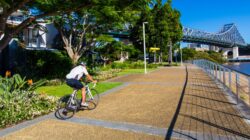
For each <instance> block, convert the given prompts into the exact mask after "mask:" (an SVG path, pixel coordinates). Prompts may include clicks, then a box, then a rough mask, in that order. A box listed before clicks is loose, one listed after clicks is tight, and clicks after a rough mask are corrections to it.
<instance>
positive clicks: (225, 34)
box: [108, 23, 247, 59]
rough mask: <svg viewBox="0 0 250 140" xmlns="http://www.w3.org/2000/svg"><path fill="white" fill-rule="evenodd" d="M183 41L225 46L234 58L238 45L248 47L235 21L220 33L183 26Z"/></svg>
mask: <svg viewBox="0 0 250 140" xmlns="http://www.w3.org/2000/svg"><path fill="white" fill-rule="evenodd" d="M182 31H183V37H182V41H183V42H189V43H200V44H207V45H213V46H218V47H221V48H223V49H222V51H223V55H224V56H228V54H232V55H233V58H234V59H236V58H238V57H239V50H238V47H246V46H247V44H246V42H245V40H244V39H243V37H242V36H241V34H240V32H239V31H238V29H237V26H236V25H235V24H234V23H230V24H225V25H224V26H223V28H222V29H221V30H220V31H219V32H218V33H209V32H204V31H201V30H196V29H192V28H187V27H183V29H182ZM108 34H109V35H112V36H114V37H119V38H129V36H130V33H129V32H113V31H110V32H108Z"/></svg>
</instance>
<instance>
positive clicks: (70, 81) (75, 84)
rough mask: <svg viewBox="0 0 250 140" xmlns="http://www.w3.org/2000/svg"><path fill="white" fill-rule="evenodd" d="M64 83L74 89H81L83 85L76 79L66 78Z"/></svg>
mask: <svg viewBox="0 0 250 140" xmlns="http://www.w3.org/2000/svg"><path fill="white" fill-rule="evenodd" d="M66 84H67V85H68V86H70V87H72V88H75V89H81V88H83V87H84V86H83V84H82V83H81V82H80V81H78V80H76V79H66Z"/></svg>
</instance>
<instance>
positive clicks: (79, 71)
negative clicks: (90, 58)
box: [66, 65, 89, 80]
mask: <svg viewBox="0 0 250 140" xmlns="http://www.w3.org/2000/svg"><path fill="white" fill-rule="evenodd" d="M83 74H85V75H88V74H89V73H88V71H87V69H86V67H84V66H82V65H79V66H76V67H74V68H73V69H72V70H71V71H70V72H69V74H67V75H66V78H67V79H77V80H79V79H80V78H81V77H82V76H83Z"/></svg>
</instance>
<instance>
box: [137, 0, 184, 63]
mask: <svg viewBox="0 0 250 140" xmlns="http://www.w3.org/2000/svg"><path fill="white" fill-rule="evenodd" d="M152 7H153V8H150V9H149V10H145V11H143V12H142V14H141V18H140V20H138V22H137V24H136V26H135V27H134V28H133V30H132V37H133V41H134V43H135V44H136V46H138V48H142V47H141V46H142V45H141V42H142V37H141V36H142V35H141V32H142V29H141V24H142V22H144V21H148V22H149V24H148V25H147V27H146V40H147V46H150V47H160V48H161V55H160V56H161V58H162V57H163V56H162V53H164V52H166V53H167V54H168V56H169V62H170V63H172V46H173V45H174V44H175V43H177V42H178V41H180V39H181V37H182V26H181V23H180V13H179V11H178V10H175V9H173V8H172V7H171V0H168V1H167V2H166V3H165V4H162V0H156V1H155V3H153V6H152ZM166 50H168V51H166Z"/></svg>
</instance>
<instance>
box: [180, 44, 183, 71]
mask: <svg viewBox="0 0 250 140" xmlns="http://www.w3.org/2000/svg"><path fill="white" fill-rule="evenodd" d="M180 53H181V66H182V65H183V64H182V48H181V46H180Z"/></svg>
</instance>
